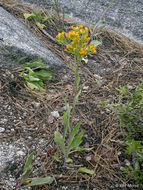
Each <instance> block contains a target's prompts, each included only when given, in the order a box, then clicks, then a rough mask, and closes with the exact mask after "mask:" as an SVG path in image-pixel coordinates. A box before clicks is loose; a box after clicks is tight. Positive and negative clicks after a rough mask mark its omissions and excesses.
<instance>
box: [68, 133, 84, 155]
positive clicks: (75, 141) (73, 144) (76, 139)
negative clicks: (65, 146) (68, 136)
mask: <svg viewBox="0 0 143 190" xmlns="http://www.w3.org/2000/svg"><path fill="white" fill-rule="evenodd" d="M82 137H83V131H81V132H80V133H79V134H78V135H77V136H75V137H74V139H73V141H72V142H71V144H70V145H69V153H70V150H72V149H73V148H76V147H78V146H79V145H80V143H81V140H82Z"/></svg>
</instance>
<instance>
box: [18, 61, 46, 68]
mask: <svg viewBox="0 0 143 190" xmlns="http://www.w3.org/2000/svg"><path fill="white" fill-rule="evenodd" d="M22 67H23V68H25V67H30V68H41V69H44V68H47V66H45V64H44V63H42V60H41V59H35V60H33V61H30V62H26V63H24V64H22Z"/></svg>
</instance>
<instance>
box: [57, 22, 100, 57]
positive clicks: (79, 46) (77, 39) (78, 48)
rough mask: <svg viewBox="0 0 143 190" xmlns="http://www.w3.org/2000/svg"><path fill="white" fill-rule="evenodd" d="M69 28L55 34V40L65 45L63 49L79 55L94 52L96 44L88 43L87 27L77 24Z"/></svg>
mask: <svg viewBox="0 0 143 190" xmlns="http://www.w3.org/2000/svg"><path fill="white" fill-rule="evenodd" d="M71 29H72V30H70V31H69V32H68V33H65V32H60V33H58V35H57V36H56V39H57V42H58V43H60V44H62V45H65V46H66V48H65V49H64V50H65V51H66V52H68V53H71V54H73V55H79V56H80V57H84V56H86V55H88V54H95V53H96V47H97V45H95V44H92V42H90V43H89V41H90V37H89V36H88V28H87V27H83V26H82V25H79V26H76V27H74V26H71Z"/></svg>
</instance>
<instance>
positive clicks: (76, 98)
mask: <svg viewBox="0 0 143 190" xmlns="http://www.w3.org/2000/svg"><path fill="white" fill-rule="evenodd" d="M80 93H81V90H79V92H78V93H77V94H76V95H75V97H74V101H73V105H76V103H77V102H78V98H79V95H80Z"/></svg>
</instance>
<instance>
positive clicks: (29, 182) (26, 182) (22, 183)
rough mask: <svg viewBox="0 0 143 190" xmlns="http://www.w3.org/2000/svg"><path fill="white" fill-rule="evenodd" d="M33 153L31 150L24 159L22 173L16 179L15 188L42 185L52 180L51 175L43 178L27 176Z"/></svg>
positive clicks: (29, 171)
mask: <svg viewBox="0 0 143 190" xmlns="http://www.w3.org/2000/svg"><path fill="white" fill-rule="evenodd" d="M33 155H34V153H33V152H32V153H31V154H30V155H29V156H28V157H27V159H26V162H25V165H24V169H23V173H22V176H21V178H20V179H19V180H18V183H17V186H16V190H20V189H21V188H25V187H31V186H36V185H43V184H51V183H53V181H54V178H53V177H50V176H48V177H44V178H41V177H40V178H29V175H30V173H31V169H32V159H33Z"/></svg>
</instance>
